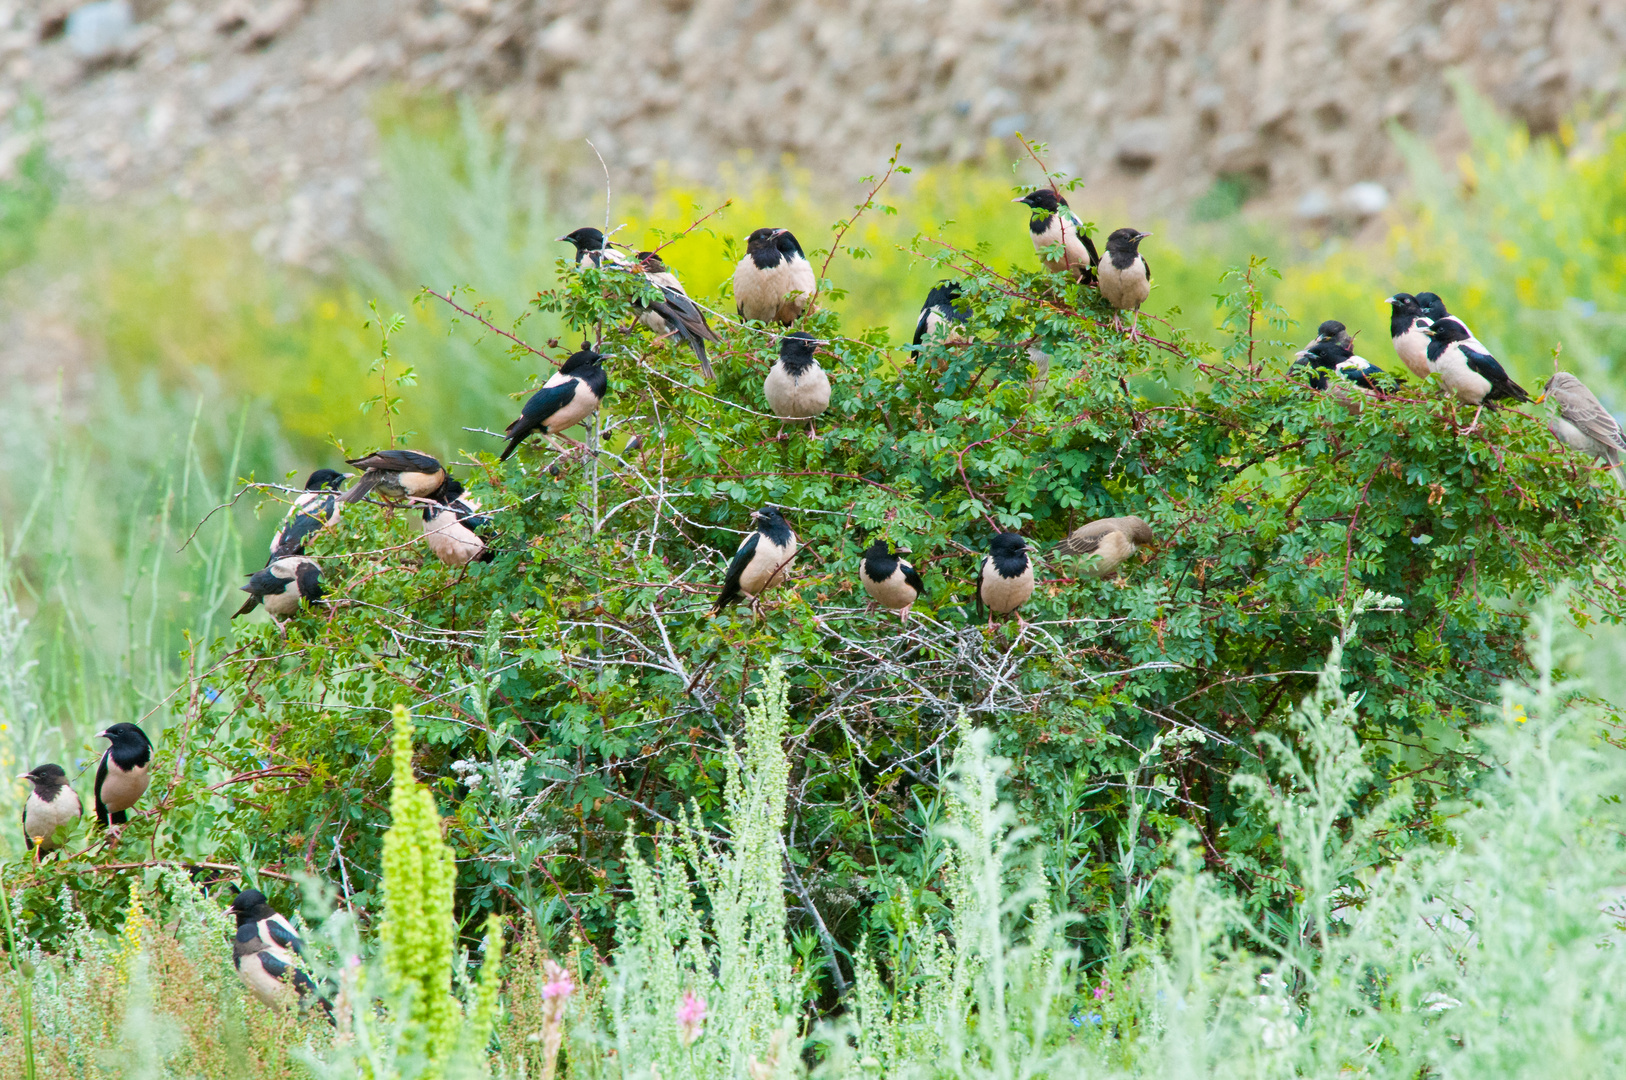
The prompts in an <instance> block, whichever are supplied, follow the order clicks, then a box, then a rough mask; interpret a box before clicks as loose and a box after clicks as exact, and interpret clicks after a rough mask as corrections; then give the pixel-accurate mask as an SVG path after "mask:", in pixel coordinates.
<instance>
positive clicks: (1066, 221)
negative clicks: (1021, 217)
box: [1011, 187, 1101, 285]
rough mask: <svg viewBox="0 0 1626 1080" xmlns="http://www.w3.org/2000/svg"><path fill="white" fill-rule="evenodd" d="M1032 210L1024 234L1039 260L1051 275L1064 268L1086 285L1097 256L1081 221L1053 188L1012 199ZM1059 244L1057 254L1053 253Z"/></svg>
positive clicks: (1093, 271) (1041, 189)
mask: <svg viewBox="0 0 1626 1080" xmlns="http://www.w3.org/2000/svg"><path fill="white" fill-rule="evenodd" d="M1011 202H1019V203H1021V204H1023V205H1024V206H1026V207H1027V208H1028V209H1030V210H1031V211H1033V212H1032V213H1031V214H1030V215H1028V235H1029V236H1030V237H1031V238H1032V240H1033V248H1034V250H1035V251H1037V252H1038V253H1039V261H1040V262H1042V263H1044V268H1045V269H1046V270H1048V271H1049V272H1050V273H1052V274H1057V273H1061V272H1063V271H1066V272H1067V273H1069V274H1071V275H1073V277H1074V278H1076V279H1077V280H1078V281H1081V282H1083V283H1084V284H1086V285H1088V284H1091V283H1092V282H1094V281H1095V267H1096V264H1097V263H1099V262H1100V261H1101V256H1100V255H1099V254H1097V252H1096V250H1095V241H1093V240H1091V239H1090V234H1089V232H1088V231H1087V230H1086V229H1085V228H1084V223H1083V222H1082V221H1080V220H1078V215H1077V214H1075V213H1073V210H1072V207H1070V206H1068V205H1067V200H1066V199H1065V198H1063V197H1062V195H1061V193H1060V192H1058V191H1056V190H1055V189H1054V188H1047V187H1042V188H1037V189H1035V190H1033V191H1030V192H1028V193H1027V194H1026V195H1022V196H1019V197H1018V198H1015V199H1012V200H1011ZM1058 244H1059V245H1061V247H1060V254H1059V255H1057V254H1055V253H1054V250H1055V249H1056V246H1057V245H1058Z"/></svg>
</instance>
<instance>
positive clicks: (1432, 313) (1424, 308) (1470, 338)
mask: <svg viewBox="0 0 1626 1080" xmlns="http://www.w3.org/2000/svg"><path fill="white" fill-rule="evenodd" d="M1417 307H1418V309H1419V310H1420V311H1421V312H1422V313H1423V317H1424V318H1425V319H1427V320H1428V321H1429V322H1431V323H1442V322H1453V323H1456V324H1457V325H1458V326H1460V327H1462V333H1463V335H1465V336H1463V337H1459V338H1453V340H1456V341H1466V342H1468V345H1469V347H1470V348H1472V349H1474V350H1475V351H1476V352H1489V351H1490V350H1489V349H1487V348H1485V346H1484V344H1483V343H1481V342H1480V340H1479V339H1478V338H1476V337H1474V332H1473V331H1472V330H1470V329H1468V324H1467V323H1465V322H1463V321H1462V320H1461V319H1459V318H1457V317H1456V316H1455V315H1453V314H1451V313H1450V312H1449V311H1447V310H1445V301H1444V300H1441V299H1440V294H1439V293H1431V292H1420V293H1418V294H1417Z"/></svg>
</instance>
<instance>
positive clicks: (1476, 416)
mask: <svg viewBox="0 0 1626 1080" xmlns="http://www.w3.org/2000/svg"><path fill="white" fill-rule="evenodd" d="M1484 411H1485V403H1484V402H1480V403H1479V408H1477V409H1475V410H1474V420H1473V423H1471V424H1469V425H1468V426H1467V427H1465V428H1463V429H1462V430H1461V431H1459V432H1458V433H1457V434H1459V435H1472V434H1473V433H1474V432H1476V431H1478V430H1479V414H1480V413H1482V412H1484Z"/></svg>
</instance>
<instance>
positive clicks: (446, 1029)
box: [379, 705, 461, 1076]
mask: <svg viewBox="0 0 1626 1080" xmlns="http://www.w3.org/2000/svg"><path fill="white" fill-rule="evenodd" d="M394 715H395V734H394V789H393V790H392V791H391V793H390V818H391V825H390V828H389V831H388V832H386V833H385V834H384V853H383V864H384V923H383V927H382V928H381V931H380V935H379V936H380V938H381V939H382V942H383V953H384V971H385V977H386V981H387V985H388V987H389V990H390V992H391V993H392V994H394V995H396V997H397V999H398V1000H399V1002H400V1007H401V1008H403V1009H404V1010H406V1013H407V1017H408V1019H409V1021H410V1023H409V1028H410V1030H412V1031H413V1032H415V1033H416V1038H417V1040H418V1049H419V1050H420V1051H421V1052H422V1054H423V1056H424V1059H425V1062H426V1065H427V1068H426V1072H425V1075H433V1076H438V1075H440V1065H441V1064H442V1063H444V1062H445V1060H446V1058H447V1055H448V1054H449V1053H450V1052H451V1048H452V1046H453V1044H454V1043H455V1042H456V1039H457V1029H458V1023H459V1021H460V1020H461V1015H460V1014H461V1010H460V1009H459V1008H458V1007H457V1002H456V1000H455V999H454V998H453V997H452V992H451V991H452V963H453V958H454V947H453V946H454V938H455V934H456V929H457V927H456V922H455V921H454V916H453V912H452V888H453V885H454V884H455V880H456V875H457V869H456V867H455V865H454V864H453V862H452V852H451V849H450V848H448V847H447V846H446V844H445V842H444V841H443V840H442V839H441V837H440V814H439V812H438V811H437V810H436V809H435V798H434V796H433V795H431V794H430V793H429V791H428V789H427V788H425V787H423V786H422V785H420V784H419V783H418V782H417V779H416V778H415V777H414V776H413V773H412V718H411V716H410V714H408V712H407V710H406V709H405V708H404V707H402V706H400V705H397V706H395V714H394Z"/></svg>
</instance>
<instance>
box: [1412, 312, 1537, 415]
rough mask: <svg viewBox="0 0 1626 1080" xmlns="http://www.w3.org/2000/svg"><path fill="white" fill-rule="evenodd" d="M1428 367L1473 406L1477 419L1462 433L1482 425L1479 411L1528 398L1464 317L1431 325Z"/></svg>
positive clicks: (1448, 319)
mask: <svg viewBox="0 0 1626 1080" xmlns="http://www.w3.org/2000/svg"><path fill="white" fill-rule="evenodd" d="M1427 333H1428V336H1429V337H1430V338H1431V339H1432V340H1431V341H1430V343H1429V346H1428V366H1429V367H1430V368H1432V369H1433V370H1434V372H1435V373H1436V374H1438V375H1439V376H1440V380H1441V381H1442V382H1444V383H1445V385H1446V388H1447V389H1448V390H1450V391H1451V392H1452V393H1453V394H1455V395H1456V396H1457V400H1458V401H1460V402H1462V403H1463V404H1464V405H1473V406H1475V408H1474V418H1473V422H1472V423H1470V424H1469V425H1468V426H1467V427H1466V428H1464V429H1463V434H1467V433H1468V432H1471V431H1473V430H1474V429H1475V428H1477V427H1478V426H1479V414H1480V413H1482V412H1483V411H1484V410H1485V408H1486V407H1487V406H1489V407H1490V408H1493V409H1494V408H1495V407H1496V406H1495V405H1494V404H1493V403H1494V402H1497V401H1508V400H1511V401H1529V400H1530V395H1529V394H1527V393H1525V390H1524V387H1522V386H1520V385H1519V384H1518V383H1516V382H1514V381H1513V380H1512V379H1511V378H1509V377H1508V374H1507V372H1506V371H1504V370H1502V365H1501V364H1499V363H1497V360H1496V357H1494V356H1492V355H1491V354H1490V353H1488V352H1485V351H1483V346H1480V345H1479V342H1478V340H1477V339H1475V337H1474V336H1473V334H1472V333H1470V332H1469V330H1468V327H1467V326H1465V325H1463V322H1462V320H1461V319H1454V318H1447V319H1442V320H1439V321H1436V322H1435V323H1433V325H1431V326H1429V327H1428V330H1427Z"/></svg>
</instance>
